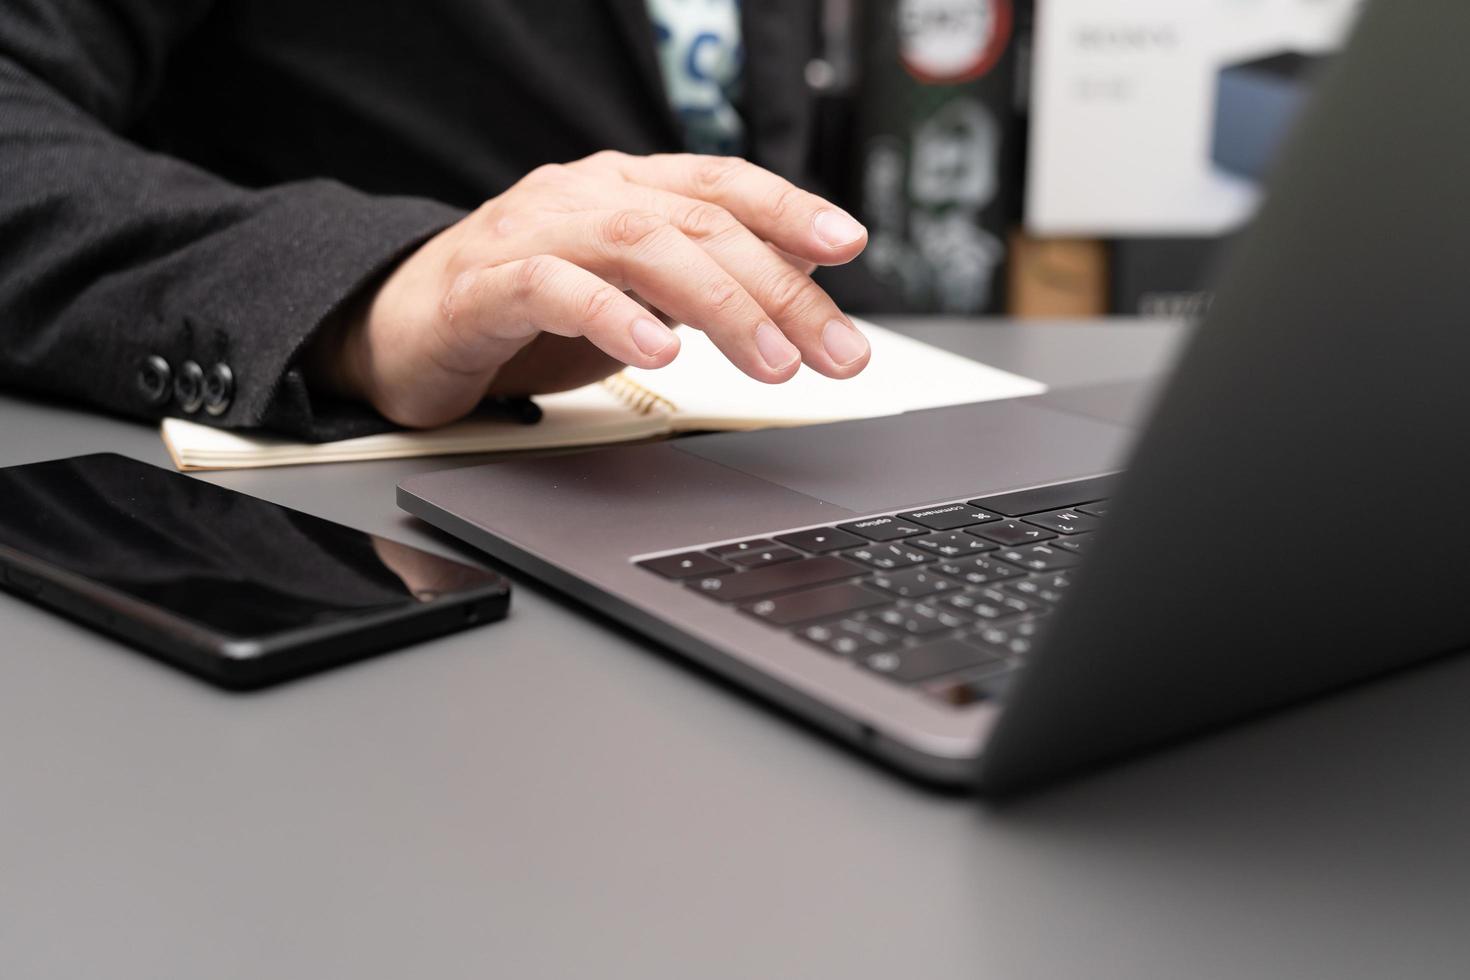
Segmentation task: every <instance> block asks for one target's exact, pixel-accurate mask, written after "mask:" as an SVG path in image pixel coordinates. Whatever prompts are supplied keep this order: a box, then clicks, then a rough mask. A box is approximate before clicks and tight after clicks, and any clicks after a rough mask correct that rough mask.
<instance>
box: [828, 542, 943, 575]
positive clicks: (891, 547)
mask: <svg viewBox="0 0 1470 980" xmlns="http://www.w3.org/2000/svg"><path fill="white" fill-rule="evenodd" d="M843 557H845V558H850V559H852V560H853V561H860V562H862V563H863V564H864V565H870V566H872V567H873V568H880V569H883V570H884V571H891V570H893V569H895V568H912V567H913V566H915V565H923V564H927V563H928V562H931V561H933V560H934V557H935V556H934V555H930V554H926V553H924V552H922V551H915V550H914V549H912V548H910V547H909V546H908V545H906V544H873V545H868V546H867V547H866V548H854V549H853V550H852V551H848V552H845V553H844V555H843Z"/></svg>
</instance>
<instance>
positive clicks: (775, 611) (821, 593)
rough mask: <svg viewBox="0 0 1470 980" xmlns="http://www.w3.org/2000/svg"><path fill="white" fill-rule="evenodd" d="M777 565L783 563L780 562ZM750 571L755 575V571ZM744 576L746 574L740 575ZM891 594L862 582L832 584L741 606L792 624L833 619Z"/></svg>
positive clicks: (888, 599)
mask: <svg viewBox="0 0 1470 980" xmlns="http://www.w3.org/2000/svg"><path fill="white" fill-rule="evenodd" d="M774 567H775V568H781V567H783V566H781V565H776V566H774ZM784 567H790V566H784ZM750 574H752V575H754V574H756V573H755V572H751V573H750ZM736 577H737V578H744V576H743V575H742V576H736ZM892 601H893V599H892V598H891V597H889V596H884V595H880V594H878V593H877V592H873V591H871V590H869V589H865V588H863V587H862V586H860V585H848V584H845V583H844V584H842V585H828V586H824V587H822V588H820V589H812V590H810V591H808V592H790V593H787V594H785V595H778V596H772V597H771V598H769V599H760V600H758V601H756V602H752V603H749V604H747V605H744V606H741V607H740V608H741V610H742V611H743V612H747V613H750V614H751V615H752V616H754V617H756V618H757V619H763V620H765V621H766V622H768V623H772V624H774V625H776V626H792V625H795V624H796V623H809V622H811V621H813V620H817V619H832V618H833V617H835V616H842V615H844V614H846V613H851V612H857V611H858V610H860V609H871V608H872V607H873V606H881V605H883V604H885V603H889V602H892Z"/></svg>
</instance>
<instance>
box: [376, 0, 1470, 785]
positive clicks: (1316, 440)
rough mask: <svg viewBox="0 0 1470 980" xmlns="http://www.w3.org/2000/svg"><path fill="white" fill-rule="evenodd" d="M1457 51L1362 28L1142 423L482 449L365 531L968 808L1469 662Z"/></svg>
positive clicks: (1373, 25)
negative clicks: (405, 514)
mask: <svg viewBox="0 0 1470 980" xmlns="http://www.w3.org/2000/svg"><path fill="white" fill-rule="evenodd" d="M1467 36H1470V6H1467V5H1465V4H1463V3H1461V2H1457V0H1417V2H1415V3H1389V2H1377V3H1370V4H1369V5H1368V6H1367V8H1366V10H1365V11H1364V13H1363V15H1362V18H1361V20H1360V21H1359V25H1358V30H1357V32H1356V33H1355V35H1354V38H1353V40H1352V42H1351V43H1350V44H1349V46H1348V48H1347V49H1346V51H1345V52H1344V53H1343V55H1342V56H1341V57H1339V58H1338V59H1337V60H1336V61H1335V62H1334V64H1333V66H1332V67H1331V69H1330V70H1329V71H1328V73H1327V76H1326V77H1324V79H1323V80H1322V84H1321V87H1320V88H1319V91H1318V94H1317V97H1316V99H1315V100H1314V102H1313V105H1312V107H1311V109H1310V110H1309V111H1308V112H1307V114H1306V116H1305V117H1304V119H1303V122H1302V123H1301V124H1300V126H1299V127H1298V129H1297V131H1296V133H1295V134H1294V136H1293V138H1292V140H1291V142H1290V145H1289V146H1288V148H1287V151H1286V153H1285V156H1284V158H1283V160H1282V161H1281V162H1280V163H1279V165H1278V167H1277V172H1276V174H1275V177H1276V179H1275V180H1274V181H1273V182H1272V189H1271V192H1270V194H1269V195H1268V200H1267V202H1266V204H1265V205H1264V207H1263V209H1262V211H1261V212H1260V214H1259V215H1258V217H1257V219H1256V221H1255V222H1254V223H1253V226H1252V228H1251V229H1250V230H1249V231H1248V233H1247V234H1246V235H1245V236H1244V237H1243V240H1242V241H1241V243H1240V244H1239V246H1238V247H1237V248H1236V250H1235V251H1234V253H1233V255H1232V257H1231V260H1230V262H1229V263H1228V266H1227V269H1226V272H1225V275H1224V276H1223V277H1222V279H1221V280H1220V282H1219V283H1218V290H1217V299H1216V302H1215V305H1214V307H1213V309H1212V311H1211V313H1210V314H1209V316H1208V317H1207V318H1206V320H1205V322H1204V323H1203V324H1202V325H1201V326H1200V327H1199V328H1198V329H1197V331H1196V332H1195V333H1194V334H1193V335H1192V337H1191V338H1190V341H1189V343H1188V345H1187V349H1186V350H1185V352H1184V354H1183V356H1182V358H1181V359H1180V360H1179V362H1178V363H1177V364H1176V365H1175V367H1174V369H1173V371H1172V372H1171V374H1170V376H1169V377H1168V378H1167V379H1166V381H1165V382H1164V383H1163V384H1162V387H1161V390H1160V391H1159V393H1158V395H1157V397H1156V398H1144V397H1143V393H1141V392H1139V391H1137V390H1134V389H1131V388H1129V387H1127V386H1124V387H1121V388H1118V387H1115V388H1112V389H1107V390H1097V391H1090V392H1066V391H1063V392H1057V393H1054V394H1050V395H1043V396H1040V397H1035V398H1025V399H1017V400H1012V401H1005V402H990V403H982V404H974V405H963V406H958V407H951V408H942V409H936V410H932V411H926V412H918V413H911V414H908V415H902V416H895V417H891V418H883V419H872V420H864V421H855V422H846V423H839V424H835V425H823V426H813V427H808V428H801V429H785V430H766V431H761V432H755V433H739V434H723V435H713V436H700V437H694V438H686V439H679V440H674V441H669V442H663V443H658V444H650V445H641V446H631V447H623V448H616V449H610V450H603V451H597V452H591V453H585V454H579V455H573V456H560V457H554V458H542V459H516V460H511V461H504V462H499V463H494V464H491V465H484V466H477V467H473V468H467V469H457V470H452V471H449V472H440V473H431V474H426V475H422V476H418V477H415V478H412V479H409V480H407V481H405V482H404V483H403V484H402V485H401V486H400V487H399V503H400V506H402V507H403V508H404V509H405V510H407V511H409V512H410V513H412V514H415V515H417V516H419V517H421V518H422V519H424V520H426V521H428V522H429V523H431V524H434V525H437V526H438V527H440V528H442V529H444V530H446V531H448V532H450V533H451V534H454V535H457V536H458V537H460V538H462V539H463V540H465V541H467V542H469V543H471V544H473V545H475V546H477V547H479V548H482V549H484V550H485V551H487V552H489V553H490V554H491V555H494V556H495V557H497V558H499V559H502V560H504V561H505V562H508V563H509V564H511V565H513V566H515V567H517V568H520V569H522V570H524V571H525V572H526V573H528V574H530V575H532V576H534V577H536V578H539V579H541V580H543V581H545V582H547V583H549V584H551V585H553V586H555V587H557V588H559V589H561V590H563V591H564V592H566V593H567V594H569V595H571V596H573V597H576V598H577V599H579V600H581V601H583V602H585V603H586V604H587V605H589V606H591V607H593V608H594V609H596V610H599V611H601V612H602V613H605V614H606V615H608V616H611V617H613V618H614V619H617V620H619V621H621V622H623V623H625V624H627V625H629V626H631V627H633V628H634V629H636V630H639V631H641V632H643V633H644V634H646V635H647V636H649V637H651V638H653V639H655V640H657V641H659V642H661V643H663V644H664V645H666V646H668V647H670V648H672V649H673V650H676V651H678V652H680V653H682V654H685V655H687V656H689V657H691V658H693V659H694V660H697V661H699V662H700V663H702V664H705V665H707V666H708V667H710V668H712V669H713V670H715V671H717V672H719V673H721V674H723V675H725V676H726V677H728V678H730V679H732V680H733V681H734V682H736V683H737V684H740V685H743V686H745V687H748V688H749V689H751V690H753V691H756V692H759V693H760V694H761V695H763V696H765V697H767V698H769V699H770V700H772V701H774V702H776V703H778V704H780V705H782V706H784V707H785V708H787V709H789V710H790V711H791V712H794V713H796V714H798V715H800V716H801V717H803V718H805V719H807V720H809V721H811V722H813V723H814V724H816V725H818V726H820V727H822V728H825V729H826V730H828V731H830V732H832V733H833V734H835V735H836V736H837V737H838V738H840V739H843V740H846V741H848V742H850V743H852V744H854V745H856V746H859V747H861V749H862V750H864V751H865V752H868V753H871V754H872V755H874V756H876V757H878V758H881V759H883V760H886V761H887V762H889V763H891V764H892V765H894V766H897V767H899V768H900V769H902V770H904V771H905V772H907V773H911V774H914V775H916V776H919V777H922V778H924V779H927V780H933V781H939V782H945V783H970V784H972V785H974V786H975V787H977V788H978V789H979V790H980V791H981V792H984V793H1002V792H1007V791H1011V790H1015V789H1018V788H1021V787H1025V786H1028V785H1032V784H1036V783H1039V782H1042V781H1044V780H1049V779H1052V778H1054V777H1057V776H1060V775H1062V774H1064V773H1068V772H1072V771H1074V770H1079V769H1082V768H1084V767H1088V766H1091V765H1094V764H1096V763H1098V762H1100V761H1102V760H1105V759H1111V758H1114V757H1117V756H1121V755H1123V754H1125V753H1130V752H1134V751H1136V750H1139V749H1141V748H1143V747H1145V746H1151V745H1155V744H1158V743H1162V742H1167V741H1171V740H1176V739H1179V738H1180V737H1182V736H1185V735H1187V734H1190V733H1194V732H1199V731H1201V730H1204V729H1209V728H1213V727H1217V726H1220V725H1223V724H1226V723H1228V722H1232V721H1235V720H1238V719H1241V718H1243V717H1246V716H1249V715H1253V714H1257V713H1260V712H1263V711H1266V710H1269V709H1272V708H1276V707H1280V706H1283V705H1286V704H1288V703H1291V702H1294V701H1298V700H1300V699H1303V698H1306V697H1310V696H1313V695H1317V694H1320V693H1322V692H1325V691H1328V690H1330V689H1333V688H1338V687H1341V686H1343V685H1347V684H1350V683H1354V682H1358V681H1362V680H1364V679H1366V678H1369V677H1372V676H1374V675H1378V674H1381V673H1384V672H1386V671H1389V670H1392V669H1395V668H1400V667H1403V666H1406V665H1409V664H1414V663H1418V662H1421V661H1425V660H1427V659H1429V658H1432V657H1435V656H1438V655H1442V654H1446V653H1450V652H1452V651H1456V650H1460V649H1463V648H1464V647H1466V646H1470V601H1467V598H1466V593H1467V591H1470V572H1467V569H1470V499H1467V498H1470V449H1467V443H1470V179H1467V175H1470V123H1466V122H1465V116H1464V113H1463V111H1462V107H1461V105H1460V101H1461V98H1462V94H1463V93H1464V92H1465V91H1470V62H1467V61H1466V60H1465V59H1464V57H1463V52H1462V51H1461V47H1462V46H1461V44H1460V39H1461V38H1464V37H1467ZM1016 329H1025V328H1024V327H1017V328H1016ZM1145 403H1147V404H1145Z"/></svg>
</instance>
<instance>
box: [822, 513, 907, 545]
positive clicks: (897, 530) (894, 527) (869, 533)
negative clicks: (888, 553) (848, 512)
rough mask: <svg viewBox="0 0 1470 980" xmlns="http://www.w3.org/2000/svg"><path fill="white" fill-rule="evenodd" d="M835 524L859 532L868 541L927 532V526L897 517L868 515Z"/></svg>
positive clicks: (894, 539) (892, 539)
mask: <svg viewBox="0 0 1470 980" xmlns="http://www.w3.org/2000/svg"><path fill="white" fill-rule="evenodd" d="M837 526H838V527H839V528H840V529H842V530H844V531H848V532H850V533H852V534H861V535H862V536H863V537H865V538H867V539H868V540H870V541H896V540H898V539H899V538H912V537H917V536H918V535H920V534H928V533H929V529H928V528H927V527H923V526H921V525H918V524H913V523H911V522H909V521H901V520H899V519H898V518H897V517H869V518H868V519H867V520H862V521H852V522H850V523H847V524H839V525H837Z"/></svg>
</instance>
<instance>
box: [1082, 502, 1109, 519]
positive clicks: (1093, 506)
mask: <svg viewBox="0 0 1470 980" xmlns="http://www.w3.org/2000/svg"><path fill="white" fill-rule="evenodd" d="M1108 503H1109V502H1108V501H1106V500H1094V501H1093V502H1092V503H1090V504H1083V505H1082V506H1080V507H1078V508H1077V509H1078V510H1080V511H1082V513H1084V514H1091V515H1092V516H1093V517H1107V516H1108Z"/></svg>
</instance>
